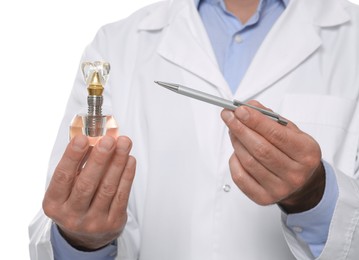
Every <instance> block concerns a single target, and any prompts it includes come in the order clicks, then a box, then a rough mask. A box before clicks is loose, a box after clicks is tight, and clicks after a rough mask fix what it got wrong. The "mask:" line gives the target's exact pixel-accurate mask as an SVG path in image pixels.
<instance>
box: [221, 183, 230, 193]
mask: <svg viewBox="0 0 359 260" xmlns="http://www.w3.org/2000/svg"><path fill="white" fill-rule="evenodd" d="M222 189H223V191H224V192H230V191H231V186H230V185H229V184H225V185H223V187H222Z"/></svg>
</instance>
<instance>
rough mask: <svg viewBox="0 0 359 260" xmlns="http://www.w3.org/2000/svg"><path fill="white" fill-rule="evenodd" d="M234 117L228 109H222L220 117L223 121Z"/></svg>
mask: <svg viewBox="0 0 359 260" xmlns="http://www.w3.org/2000/svg"><path fill="white" fill-rule="evenodd" d="M233 118H234V114H233V112H232V111H230V110H223V112H222V119H223V121H224V122H229V121H231V120H232V119H233Z"/></svg>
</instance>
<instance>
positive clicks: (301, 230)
mask: <svg viewBox="0 0 359 260" xmlns="http://www.w3.org/2000/svg"><path fill="white" fill-rule="evenodd" d="M293 231H294V232H295V233H302V232H303V228H301V227H293Z"/></svg>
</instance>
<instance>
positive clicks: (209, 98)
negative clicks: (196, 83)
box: [177, 86, 237, 110]
mask: <svg viewBox="0 0 359 260" xmlns="http://www.w3.org/2000/svg"><path fill="white" fill-rule="evenodd" d="M177 93H178V94H181V95H184V96H188V97H191V98H194V99H198V100H201V101H204V102H207V103H210V104H213V105H216V106H220V107H223V108H227V109H229V110H235V109H236V108H237V106H235V105H234V104H233V102H232V101H230V100H227V99H224V98H220V97H217V96H214V95H210V94H207V93H204V92H201V91H198V90H195V89H192V88H187V87H184V86H179V87H178V90H177Z"/></svg>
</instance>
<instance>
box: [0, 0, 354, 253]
mask: <svg viewBox="0 0 359 260" xmlns="http://www.w3.org/2000/svg"><path fill="white" fill-rule="evenodd" d="M153 2H155V0H129V1H124V0H122V1H121V0H117V1H115V0H103V1H94V0H61V1H49V0H32V1H31V0H11V1H6V2H5V3H2V4H1V15H0V93H1V95H0V120H1V123H0V136H2V140H1V143H0V151H1V153H0V158H1V159H0V162H1V169H2V170H1V171H0V178H1V182H0V207H1V210H0V238H1V241H0V259H17V260H21V259H29V256H28V233H27V232H28V230H27V228H28V225H29V223H30V221H31V220H32V218H33V217H34V216H35V214H36V213H37V211H38V210H39V209H40V208H41V200H42V196H43V193H44V186H45V177H46V170H47V162H48V159H49V154H50V152H51V149H52V145H53V142H54V140H55V137H56V133H57V128H58V126H59V123H60V120H61V118H62V114H63V111H64V108H65V104H66V100H67V97H68V95H69V93H70V89H71V87H72V83H73V80H74V76H75V72H76V71H77V68H78V65H79V60H80V56H81V54H82V51H83V49H84V48H85V46H86V45H87V44H88V43H89V42H90V41H91V40H92V39H93V37H94V35H95V33H96V31H97V30H98V29H99V27H100V26H102V25H103V24H106V23H109V22H113V21H116V20H119V19H121V18H124V17H126V16H128V15H129V14H130V13H132V12H133V11H135V10H137V9H138V8H140V7H142V6H144V5H147V4H150V3H153ZM352 2H355V3H357V4H359V0H352Z"/></svg>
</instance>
